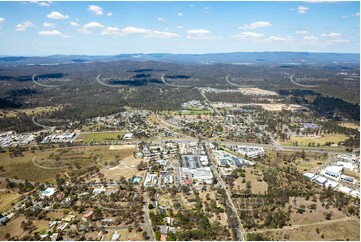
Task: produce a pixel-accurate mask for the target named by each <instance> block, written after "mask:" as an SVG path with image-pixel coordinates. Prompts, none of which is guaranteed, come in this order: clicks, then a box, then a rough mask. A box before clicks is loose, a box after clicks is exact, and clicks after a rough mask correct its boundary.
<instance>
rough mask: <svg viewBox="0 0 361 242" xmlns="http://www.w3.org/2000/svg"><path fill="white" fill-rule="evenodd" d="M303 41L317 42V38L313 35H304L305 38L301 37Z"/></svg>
mask: <svg viewBox="0 0 361 242" xmlns="http://www.w3.org/2000/svg"><path fill="white" fill-rule="evenodd" d="M303 40H305V41H317V40H318V37H315V36H313V35H306V36H304V37H303Z"/></svg>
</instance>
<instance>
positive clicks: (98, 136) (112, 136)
mask: <svg viewBox="0 0 361 242" xmlns="http://www.w3.org/2000/svg"><path fill="white" fill-rule="evenodd" d="M123 136H124V132H122V131H114V132H94V133H81V134H80V135H79V136H78V137H77V139H76V141H83V142H84V143H90V142H101V141H107V140H122V138H123Z"/></svg>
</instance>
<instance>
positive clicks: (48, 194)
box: [40, 187, 56, 197]
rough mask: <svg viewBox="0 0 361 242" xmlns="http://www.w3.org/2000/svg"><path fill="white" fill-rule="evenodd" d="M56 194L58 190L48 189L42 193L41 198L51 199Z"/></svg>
mask: <svg viewBox="0 0 361 242" xmlns="http://www.w3.org/2000/svg"><path fill="white" fill-rule="evenodd" d="M55 192H56V188H53V187H48V188H47V189H45V190H44V191H41V192H40V196H44V197H51V196H53V195H54V193H55Z"/></svg>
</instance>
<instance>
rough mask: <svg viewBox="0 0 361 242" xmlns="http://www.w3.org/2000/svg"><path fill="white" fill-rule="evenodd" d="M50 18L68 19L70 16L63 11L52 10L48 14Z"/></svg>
mask: <svg viewBox="0 0 361 242" xmlns="http://www.w3.org/2000/svg"><path fill="white" fill-rule="evenodd" d="M47 17H48V18H51V19H67V18H69V16H68V15H63V14H62V13H59V12H51V13H49V14H48V15H47Z"/></svg>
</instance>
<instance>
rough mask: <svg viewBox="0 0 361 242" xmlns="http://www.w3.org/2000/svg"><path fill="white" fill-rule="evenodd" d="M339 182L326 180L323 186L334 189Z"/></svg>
mask: <svg viewBox="0 0 361 242" xmlns="http://www.w3.org/2000/svg"><path fill="white" fill-rule="evenodd" d="M339 184H340V183H338V182H335V181H331V180H327V182H326V183H325V187H326V188H331V189H335V188H336V187H337V186H338V185H339Z"/></svg>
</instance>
